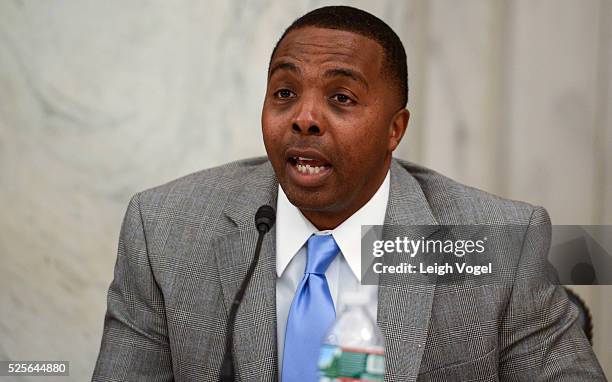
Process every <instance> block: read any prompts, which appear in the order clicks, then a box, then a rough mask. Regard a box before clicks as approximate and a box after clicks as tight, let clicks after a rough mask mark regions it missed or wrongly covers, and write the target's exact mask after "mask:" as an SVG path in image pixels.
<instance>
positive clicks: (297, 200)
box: [283, 186, 338, 212]
mask: <svg viewBox="0 0 612 382" xmlns="http://www.w3.org/2000/svg"><path fill="white" fill-rule="evenodd" d="M283 191H284V192H285V195H287V199H289V201H290V202H291V204H293V205H294V206H296V207H297V208H299V209H300V211H312V212H325V211H331V210H333V209H334V206H335V205H336V204H337V203H338V200H337V197H335V196H334V195H333V194H332V193H328V192H325V191H322V190H314V189H313V190H308V189H295V188H294V187H291V186H289V187H283Z"/></svg>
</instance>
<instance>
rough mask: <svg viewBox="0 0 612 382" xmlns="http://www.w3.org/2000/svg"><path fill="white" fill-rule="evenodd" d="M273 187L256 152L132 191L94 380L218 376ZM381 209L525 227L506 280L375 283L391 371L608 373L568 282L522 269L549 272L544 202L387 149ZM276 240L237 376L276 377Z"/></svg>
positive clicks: (453, 375) (592, 376) (241, 333)
mask: <svg viewBox="0 0 612 382" xmlns="http://www.w3.org/2000/svg"><path fill="white" fill-rule="evenodd" d="M277 187H278V183H277V181H276V178H275V175H274V172H273V170H272V167H271V165H270V163H269V162H268V161H267V159H266V158H255V159H250V160H244V161H239V162H234V163H231V164H227V165H224V166H221V167H217V168H213V169H209V170H204V171H201V172H198V173H194V174H191V175H188V176H186V177H183V178H180V179H178V180H175V181H172V182H170V183H167V184H165V185H162V186H159V187H156V188H153V189H150V190H147V191H144V192H141V193H138V194H136V195H135V196H134V197H133V198H132V199H131V201H130V203H129V207H128V209H127V212H126V215H125V219H124V221H123V225H122V230H121V235H120V238H119V250H118V255H117V263H116V266H115V275H114V280H113V281H112V283H111V285H110V288H109V291H108V310H107V313H106V317H105V322H104V333H103V337H102V345H101V349H100V354H99V357H98V360H97V364H96V367H95V370H94V373H93V379H92V380H93V381H100V382H102V381H109V382H110V381H173V380H174V381H185V382H186V381H217V380H218V377H217V376H218V373H219V368H220V364H221V360H222V352H223V349H224V340H225V333H224V332H225V323H226V319H227V315H228V311H229V307H230V302H231V300H232V299H233V296H234V294H235V292H236V290H237V288H238V286H239V284H240V282H241V280H242V279H243V277H244V275H245V274H246V270H247V268H248V265H249V263H250V261H251V258H252V256H253V252H254V247H255V243H256V239H257V233H256V230H255V228H254V214H255V211H256V210H257V208H258V207H259V206H261V205H263V204H270V205H272V206H275V205H276V196H277ZM386 223H387V224H406V225H408V224H413V225H414V224H419V225H438V224H513V223H514V224H522V225H524V226H525V227H530V228H528V229H526V230H525V232H524V234H523V245H522V250H520V251H519V253H520V254H521V255H520V256H515V257H511V258H504V259H498V261H499V263H500V264H501V265H502V267H503V270H504V272H503V273H504V274H505V275H506V276H507V280H511V281H510V282H507V283H503V282H500V283H499V284H498V285H496V286H490V287H465V288H462V287H460V286H452V285H435V283H423V282H418V280H416V281H417V282H414V283H412V282H410V281H403V282H397V283H393V282H392V283H388V285H381V286H380V287H379V296H378V297H379V302H378V317H377V320H378V323H379V326H380V327H381V330H382V331H383V333H384V335H385V338H386V377H385V380H386V381H415V380H418V381H498V380H502V381H558V380H563V381H602V380H605V377H604V376H603V373H602V371H601V368H600V366H599V364H598V362H597V360H596V358H595V356H594V354H593V351H592V349H591V346H590V345H589V343H588V341H587V340H586V338H585V336H584V334H583V333H582V332H581V330H580V328H579V327H578V325H577V320H576V318H577V311H576V310H575V308H574V307H573V305H571V304H570V303H569V301H568V299H567V296H566V295H565V292H564V291H563V289H562V288H560V287H558V286H554V285H550V284H547V285H537V286H533V285H531V286H529V285H528V284H527V283H521V282H519V281H518V280H520V278H521V274H522V273H525V274H527V273H534V274H537V273H539V272H543V269H542V268H541V267H540V265H539V264H542V262H541V261H540V260H539V259H541V258H542V257H543V256H544V255H545V253H546V251H547V248H548V245H549V235H547V234H546V232H548V229H545V230H544V231H542V230H537V229H531V227H545V228H549V227H550V222H549V219H548V216H547V214H546V212H545V210H544V209H542V208H540V207H533V206H530V205H528V204H525V203H520V202H515V201H509V200H505V199H502V198H498V197H495V196H493V195H490V194H487V193H485V192H482V191H479V190H476V189H473V188H469V187H466V186H463V185H461V184H458V183H456V182H454V181H452V180H450V179H448V178H445V177H443V176H442V175H440V174H437V173H435V172H433V171H431V170H428V169H425V168H423V167H419V166H415V165H413V164H410V163H407V162H403V161H399V160H395V159H394V160H393V162H392V167H391V190H390V197H389V203H388V207H387V212H386ZM274 243H275V231H274V229H272V231H271V232H270V233H269V234H268V235H267V236H266V238H265V239H264V242H263V247H262V248H263V249H262V254H261V258H260V262H259V264H258V267H257V269H256V272H255V274H254V277H253V279H252V282H251V284H250V286H249V288H248V290H247V293H246V296H245V299H244V301H243V304H242V306H241V308H240V311H239V314H238V317H237V320H236V331H235V343H234V354H235V362H236V367H237V373H238V377H239V379H240V380H241V381H274V380H277V375H278V364H277V351H276V343H277V342H276V307H275V303H276V298H275V282H276V273H275V264H276V259H275V248H274ZM404 280H406V279H404ZM512 280H517V281H516V282H512ZM412 281H415V280H412Z"/></svg>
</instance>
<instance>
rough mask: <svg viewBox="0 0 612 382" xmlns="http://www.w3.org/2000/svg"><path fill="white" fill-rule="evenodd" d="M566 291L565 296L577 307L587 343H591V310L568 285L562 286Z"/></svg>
mask: <svg viewBox="0 0 612 382" xmlns="http://www.w3.org/2000/svg"><path fill="white" fill-rule="evenodd" d="M564 288H565V291H566V292H567V297H569V299H570V301H571V302H573V303H574V305H576V307H577V308H578V320H579V321H580V327H581V328H582V330H583V331H584V334H586V337H587V339H588V340H589V343H590V344H591V345H593V319H592V317H591V311H590V310H589V308H588V307H587V305H586V304H585V302H584V300H583V299H582V298H580V296H578V295H577V294H576V293H574V291H572V290H571V289H569V288H568V287H564Z"/></svg>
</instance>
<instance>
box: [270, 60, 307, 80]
mask: <svg viewBox="0 0 612 382" xmlns="http://www.w3.org/2000/svg"><path fill="white" fill-rule="evenodd" d="M279 69H284V70H289V71H290V72H294V73H296V74H299V73H300V69H299V68H298V67H297V66H296V65H295V64H293V63H291V62H286V61H281V62H277V63H276V64H274V66H272V67H270V73H269V74H268V78H272V75H273V74H274V72H275V71H277V70H279Z"/></svg>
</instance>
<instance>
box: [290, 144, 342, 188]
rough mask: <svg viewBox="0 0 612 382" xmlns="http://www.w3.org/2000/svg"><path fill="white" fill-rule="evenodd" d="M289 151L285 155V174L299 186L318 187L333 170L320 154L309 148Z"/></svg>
mask: <svg viewBox="0 0 612 382" xmlns="http://www.w3.org/2000/svg"><path fill="white" fill-rule="evenodd" d="M307 151H309V150H304V151H303V152H297V151H294V152H289V153H288V156H287V167H288V169H287V175H288V176H289V179H290V180H291V181H292V182H293V183H294V184H296V185H298V186H300V187H319V186H322V185H324V184H325V180H326V179H327V177H328V176H329V175H330V174H331V173H332V172H333V166H332V165H331V163H329V162H328V161H327V160H326V159H325V158H324V157H323V155H322V154H320V153H318V152H316V151H313V150H310V151H309V152H307Z"/></svg>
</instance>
